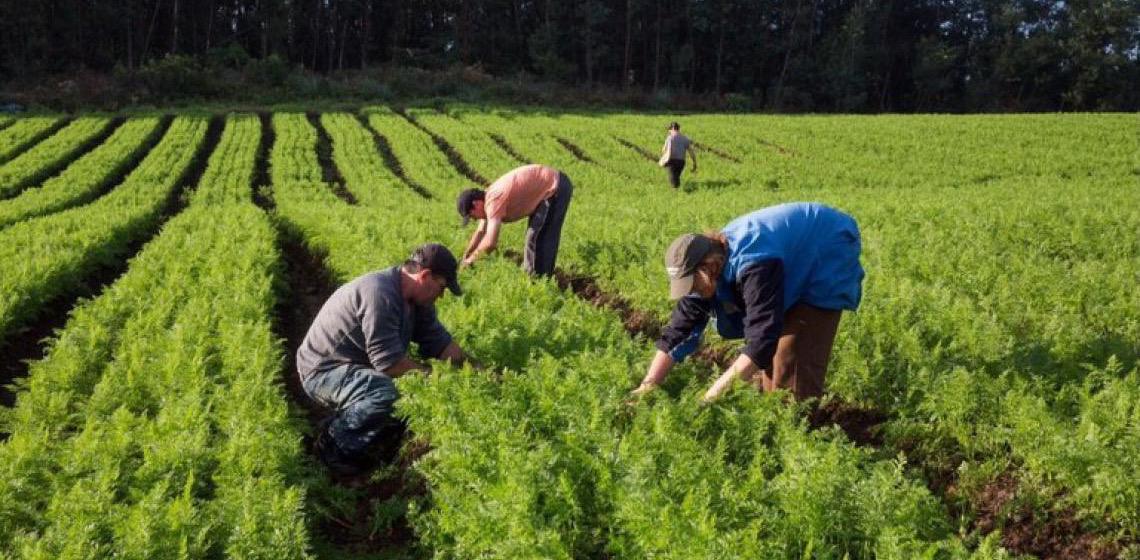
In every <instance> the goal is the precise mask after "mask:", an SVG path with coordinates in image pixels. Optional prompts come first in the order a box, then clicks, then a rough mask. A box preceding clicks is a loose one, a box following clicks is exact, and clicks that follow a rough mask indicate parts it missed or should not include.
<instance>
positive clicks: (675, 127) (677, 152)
mask: <svg viewBox="0 0 1140 560" xmlns="http://www.w3.org/2000/svg"><path fill="white" fill-rule="evenodd" d="M666 130H668V131H669V135H668V136H666V137H665V145H664V146H661V159H660V160H659V161H658V162H657V163H658V164H659V165H661V167H664V168H665V169H666V170H667V171H668V172H669V184H670V185H673V188H677V187H680V186H681V172H682V171H684V170H685V154H689V157H691V158H693V173H696V172H697V151H696V150H695V149H693V143H692V141H690V140H689V137H688V136H685V135H684V134H681V125H679V124H677V123H675V122H674V123H669V126H668V127H666Z"/></svg>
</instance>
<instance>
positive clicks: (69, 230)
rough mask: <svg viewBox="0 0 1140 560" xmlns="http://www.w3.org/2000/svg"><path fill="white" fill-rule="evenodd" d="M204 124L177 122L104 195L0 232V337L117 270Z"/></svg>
mask: <svg viewBox="0 0 1140 560" xmlns="http://www.w3.org/2000/svg"><path fill="white" fill-rule="evenodd" d="M207 124H208V123H207V121H206V119H202V118H196V117H178V118H176V119H174V122H173V123H172V124H171V125H170V127H169V129H168V130H167V132H166V134H165V135H164V136H163V138H162V139H161V140H160V141H159V144H158V146H156V147H155V148H154V149H153V150H151V151H150V153H148V154H147V156H146V157H145V158H144V159H143V161H142V162H141V163H140V164H139V165H138V167H137V168H135V169H134V170H133V171H132V172H131V174H130V175H128V176H127V178H126V179H125V180H124V181H123V182H122V184H120V185H119V186H118V187H116V188H115V189H113V190H112V191H111V192H110V193H108V194H107V195H106V196H104V197H102V198H100V199H99V200H96V201H95V202H93V203H91V204H89V205H86V206H82V207H79V208H71V209H68V210H64V211H62V212H58V213H56V214H51V215H48V216H42V217H39V218H33V219H30V220H26V221H23V222H20V223H17V224H13V225H12V226H10V227H8V228H6V229H4V230H3V231H0V267H2V268H3V269H4V271H5V273H4V274H3V275H2V276H0V333H8V332H10V331H11V330H12V329H14V328H16V327H17V326H19V325H21V324H23V323H25V322H26V321H28V320H29V319H30V318H31V317H33V316H35V315H36V314H37V313H39V312H40V311H41V310H42V308H43V305H44V304H46V303H47V302H49V301H51V300H52V299H53V298H55V297H58V296H60V295H63V294H68V293H71V292H74V291H76V290H77V289H78V288H80V287H81V286H83V282H84V279H85V278H86V276H87V275H88V274H89V273H90V272H91V271H93V270H96V269H99V268H102V267H107V266H117V265H118V264H120V263H121V261H122V259H123V257H124V254H125V252H126V250H127V248H128V247H129V246H130V244H131V243H132V242H134V241H137V240H139V239H142V238H143V236H145V235H146V234H147V233H148V232H151V231H154V229H155V227H156V226H157V225H158V223H159V222H158V220H159V217H160V213H161V211H162V210H163V208H164V207H165V206H166V203H167V201H168V200H169V199H170V196H171V194H172V193H173V192H174V190H175V187H176V186H177V184H178V181H179V179H180V178H181V177H182V176H183V174H184V172H185V171H186V170H187V169H188V168H189V166H190V163H191V160H192V159H193V157H194V154H195V153H196V152H197V151H198V148H199V146H200V145H201V144H202V141H203V139H204V138H205V136H206V127H207Z"/></svg>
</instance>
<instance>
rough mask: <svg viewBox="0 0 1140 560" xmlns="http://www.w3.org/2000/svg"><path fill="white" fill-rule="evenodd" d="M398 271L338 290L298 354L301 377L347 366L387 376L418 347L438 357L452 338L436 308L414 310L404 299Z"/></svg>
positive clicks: (382, 272) (380, 273)
mask: <svg viewBox="0 0 1140 560" xmlns="http://www.w3.org/2000/svg"><path fill="white" fill-rule="evenodd" d="M400 279H401V276H400V267H398V266H397V267H392V268H389V269H385V270H380V271H377V272H372V273H369V274H365V275H364V276H361V277H359V278H356V279H355V280H353V281H351V282H349V283H347V284H345V285H343V286H341V287H340V288H337V290H336V291H335V292H333V295H332V296H330V297H329V299H328V301H326V302H325V304H324V305H323V306H322V307H321V310H320V312H319V313H317V317H316V318H315V319H314V320H313V324H312V325H311V326H310V327H309V332H308V334H306V335H305V340H304V341H303V342H301V347H300V348H298V349H297V371H298V372H299V373H300V374H301V375H302V376H305V375H309V374H310V373H313V372H318V371H326V370H329V369H332V368H334V367H337V366H341V365H345V364H360V365H370V366H371V367H372V368H373V369H375V370H376V371H379V372H383V371H385V370H387V369H388V368H389V367H391V366H392V365H393V364H395V363H396V362H398V361H400V358H402V357H404V355H405V354H407V351H408V343H409V342H415V343H416V344H418V345H419V346H420V352H421V353H422V354H424V355H426V356H430V357H433V358H434V357H439V355H440V354H441V353H443V350H444V349H445V348H447V345H448V344H450V343H451V333H449V332H447V329H446V328H444V326H443V325H442V324H441V323H440V322H439V318H438V317H437V316H436V312H435V306H419V305H413V304H410V303H408V302H406V301H405V300H404V298H403V297H401V296H400Z"/></svg>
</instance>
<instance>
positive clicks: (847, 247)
mask: <svg viewBox="0 0 1140 560" xmlns="http://www.w3.org/2000/svg"><path fill="white" fill-rule="evenodd" d="M860 249H861V241H860V236H859V228H858V226H857V225H856V223H855V220H854V218H852V217H851V216H848V215H847V214H844V213H842V212H840V211H838V210H835V209H833V208H829V207H827V206H824V205H822V204H815V203H792V204H781V205H778V206H771V207H768V208H764V209H761V210H757V211H755V212H752V213H750V214H746V215H744V216H741V217H740V218H737V219H736V220H733V221H732V222H730V223H729V224H728V225H727V226H725V227H724V229H723V230H721V231H720V232H716V233H710V234H706V235H701V234H696V233H686V234H684V235H681V236H680V237H678V238H677V239H675V240H674V241H673V243H672V244H671V245H670V246H669V249H668V251H667V252H666V254H665V267H666V271H667V273H668V275H669V278H670V286H669V296H670V297H671V298H673V299H676V300H677V305H676V307H675V308H674V310H673V314H672V316H671V317H670V319H669V325H668V326H667V327H666V328H665V330H664V332H663V333H662V335H661V338H660V339H658V340H657V353H656V355H655V356H654V358H653V361H652V363H651V364H650V366H649V371H648V372H647V373H646V374H645V378H644V380H642V382H641V385H640V386H639V387H637V388H636V389H634V391H633V393H634V394H635V395H640V394H643V393H645V392H647V391H649V390H651V389H652V388H654V387H656V386H657V385H658V384H660V383H661V381H662V380H663V379H664V378H665V375H666V374H667V373H668V372H669V370H670V369H671V368H672V367H673V365H674V364H676V363H679V362H681V361H683V360H684V359H685V357H687V356H688V355H690V354H692V353H693V352H695V351H696V350H697V347H698V346H699V344H700V339H701V333H702V332H704V329H705V326H706V325H707V324H708V321H709V318H710V317H711V318H712V319H713V321H714V323H715V325H716V329H717V331H718V332H719V333H720V335H721V336H722V337H724V338H730V339H732V338H743V339H744V348H743V349H742V350H741V353H740V356H739V357H737V358H736V360H735V361H734V362H733V364H732V366H731V367H729V368H728V370H726V371H725V372H724V374H722V375H721V376H720V378H719V379H717V381H716V382H715V383H714V384H713V385H712V387H710V388H709V390H708V392H706V393H705V396H704V399H703V400H704V401H705V402H711V401H712V400H714V399H716V398H717V397H718V396H720V394H721V393H723V392H724V391H725V390H726V389H727V388H728V387H729V386H730V384H731V383H732V381H733V379H735V378H736V377H741V378H743V379H744V380H746V381H749V380H750V381H753V383H754V384H755V385H756V387H757V388H758V389H761V390H763V391H774V390H777V389H789V390H791V391H792V392H793V393H794V395H795V397H796V399H806V398H810V397H817V396H820V395H822V394H823V387H824V377H825V375H826V373H827V362H828V359H829V358H830V356H831V347H832V344H833V343H834V341H835V333H836V330H837V329H838V327H839V318H840V315H841V313H842V310H844V309H850V310H854V309H856V308H857V307H858V306H859V300H860V298H861V297H862V281H863V267H862V266H861V265H860V264H859V253H860Z"/></svg>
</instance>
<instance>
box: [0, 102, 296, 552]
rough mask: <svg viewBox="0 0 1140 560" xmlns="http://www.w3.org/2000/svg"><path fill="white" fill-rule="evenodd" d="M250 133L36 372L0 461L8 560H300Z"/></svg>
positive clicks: (0, 530) (291, 439)
mask: <svg viewBox="0 0 1140 560" xmlns="http://www.w3.org/2000/svg"><path fill="white" fill-rule="evenodd" d="M259 124H260V123H259V121H258V120H257V119H256V117H252V116H250V117H232V118H231V119H230V122H229V126H227V129H226V131H225V133H224V134H223V137H222V141H221V144H220V145H219V148H218V149H217V150H216V151H215V152H214V155H213V156H211V159H210V165H209V168H208V169H207V172H206V174H205V175H204V176H203V178H202V181H201V182H200V183H199V185H198V188H197V190H196V191H195V193H194V196H193V200H192V202H191V204H190V207H189V208H188V209H187V211H186V212H184V213H182V214H180V215H179V216H178V217H176V218H174V219H173V220H171V221H170V222H169V223H167V224H166V225H165V226H164V228H163V231H162V233H161V234H160V235H159V236H158V237H157V238H156V239H155V240H153V241H152V242H151V243H149V244H147V246H146V248H145V249H144V250H143V251H142V252H141V253H140V254H139V255H138V256H137V257H136V258H135V259H134V260H133V261H132V264H131V268H130V271H129V272H128V273H127V274H126V275H125V276H123V277H122V278H121V279H119V280H118V281H117V282H116V283H115V284H114V285H113V286H112V287H111V288H110V289H109V290H108V292H107V293H105V294H103V295H101V296H100V297H98V298H96V299H94V300H92V301H90V302H88V303H86V304H83V305H81V306H80V307H78V308H77V309H76V310H75V311H74V312H73V314H72V317H71V318H70V320H69V321H68V324H67V326H66V327H65V328H64V329H63V331H62V332H61V333H60V335H59V338H58V340H56V341H55V342H54V343H53V345H52V347H51V350H50V352H49V353H48V356H47V357H46V358H45V359H44V360H42V361H40V362H37V363H36V364H35V365H34V366H33V368H32V371H31V372H30V375H29V377H28V381H29V382H28V384H27V388H26V390H25V391H24V392H23V393H22V395H21V398H20V400H19V404H18V406H17V407H16V408H15V409H14V411H13V414H12V417H11V420H10V422H8V425H7V427H6V431H10V432H11V433H12V437H11V438H10V439H9V440H8V441H7V442H6V443H4V444H3V445H0V456H2V457H3V460H0V464H2V465H3V469H4V476H3V477H0V478H2V479H3V480H2V481H0V496H3V499H2V500H0V504H2V505H0V541H2V542H4V543H5V548H4V550H3V552H0V554H3V555H4V557H12V558H105V557H108V556H117V557H129V558H174V557H183V558H205V557H219V556H222V555H224V556H226V557H230V558H305V557H307V553H306V550H307V547H308V545H307V535H306V532H305V527H304V523H303V521H302V517H301V512H300V507H301V497H302V496H301V493H300V491H299V489H298V488H295V487H290V486H288V485H287V484H286V483H285V482H284V480H285V475H286V474H288V471H290V470H291V469H295V468H296V467H295V465H296V463H297V459H298V454H299V449H298V446H297V431H296V428H295V425H294V424H293V423H292V422H291V421H290V419H289V416H288V414H287V409H286V404H285V402H284V401H283V400H282V399H281V395H280V393H279V392H278V388H277V385H276V383H275V382H274V380H275V377H276V375H277V374H278V372H279V370H280V352H281V348H280V346H279V344H278V342H277V341H276V340H275V339H274V337H273V334H272V333H271V332H270V317H269V314H270V311H271V308H272V306H273V303H274V295H273V294H274V292H273V278H274V271H275V270H276V269H277V267H278V266H279V263H278V258H277V252H276V250H275V247H274V241H275V234H274V232H273V229H272V227H271V226H270V223H269V220H268V219H267V218H266V216H265V215H264V214H263V213H262V212H261V210H259V209H258V208H256V207H255V206H254V205H253V204H252V202H251V201H250V200H249V199H250V197H249V195H250V192H251V186H250V181H249V179H250V178H251V176H252V171H253V163H254V162H253V152H252V151H248V150H244V149H243V146H244V145H245V143H246V142H252V143H253V145H254V146H256V145H257V140H258V137H259V134H260V127H259ZM241 191H244V196H242V194H243V193H242V192H241ZM139 302H147V304H146V305H139V304H138V303H139Z"/></svg>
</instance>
